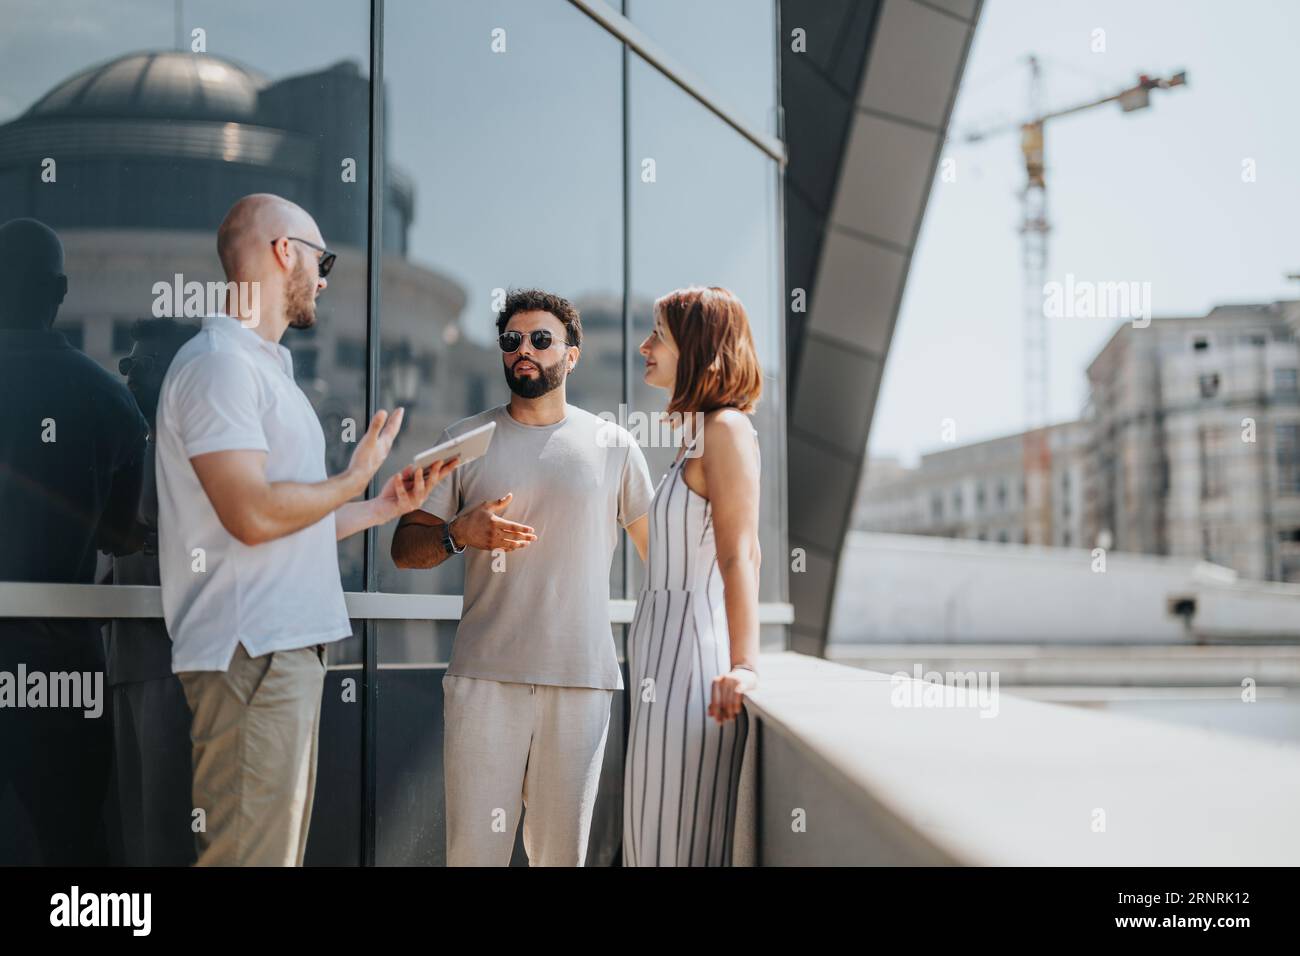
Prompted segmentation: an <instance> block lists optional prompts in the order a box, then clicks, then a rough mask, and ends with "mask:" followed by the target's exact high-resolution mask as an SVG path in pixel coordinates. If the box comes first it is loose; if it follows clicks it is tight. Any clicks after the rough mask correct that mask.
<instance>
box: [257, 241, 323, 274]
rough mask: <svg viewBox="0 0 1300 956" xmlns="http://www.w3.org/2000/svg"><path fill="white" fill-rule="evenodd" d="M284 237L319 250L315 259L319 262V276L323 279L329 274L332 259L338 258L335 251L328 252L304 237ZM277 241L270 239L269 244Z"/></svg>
mask: <svg viewBox="0 0 1300 956" xmlns="http://www.w3.org/2000/svg"><path fill="white" fill-rule="evenodd" d="M284 238H286V239H289V240H291V241H293V242H301V243H302V244H303V245H304V246H311V247H312V248H313V249H315V250H316V251H317V252H319V253H320V254H321V256H320V259H319V260H317V261H318V262H319V263H320V277H321V278H322V279H323V278H325V277H326V276H327V275H329V274H330V270H331V269H333V268H334V260H335V259H337V258H338V255H337V254H336V253H333V252H330V251H329V250H328V249H326V248H325V247H324V246H318V245H316V243H314V242H310V241H308V240H306V239H299V238H298V237H297V236H285V237H284ZM279 241H280V240H279V239H272V240H271V245H275V244H276V243H277V242H279Z"/></svg>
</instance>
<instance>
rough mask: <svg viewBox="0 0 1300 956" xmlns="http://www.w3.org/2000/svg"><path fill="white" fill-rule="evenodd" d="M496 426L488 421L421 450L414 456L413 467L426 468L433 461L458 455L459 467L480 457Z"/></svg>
mask: <svg viewBox="0 0 1300 956" xmlns="http://www.w3.org/2000/svg"><path fill="white" fill-rule="evenodd" d="M496 427H497V423H496V422H488V423H487V424H486V425H482V426H480V427H478V428H475V429H472V430H471V431H467V432H466V433H465V434H463V435H461V436H459V437H457V438H453V439H451V441H445V442H443V443H442V444H441V445H435V446H433V447H432V448H430V449H428V450H427V451H422V452H420V453H419V454H418V455H416V456H415V467H416V468H428V467H429V466H430V465H432V464H434V463H435V462H439V461H446V460H447V459H448V458H455V457H456V456H457V455H459V456H460V462H459V463H458V464H457V465H456V467H457V468H459V467H460V466H461V465H464V464H466V463H468V462H471V461H473V460H474V459H475V458H482V457H483V455H485V454H486V453H487V450H488V445H490V444H491V443H492V433H493V432H494V431H496Z"/></svg>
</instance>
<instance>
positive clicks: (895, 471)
mask: <svg viewBox="0 0 1300 956" xmlns="http://www.w3.org/2000/svg"><path fill="white" fill-rule="evenodd" d="M1295 305H1296V303H1290V302H1281V303H1273V304H1271V305H1230V306H1220V307H1218V308H1215V309H1213V310H1212V311H1211V312H1210V313H1209V315H1206V316H1199V317H1192V318H1160V319H1155V320H1153V321H1152V322H1151V323H1150V324H1149V325H1146V326H1135V325H1132V324H1125V325H1123V326H1121V327H1120V328H1119V329H1118V330H1117V331H1116V332H1115V334H1114V335H1113V336H1112V337H1111V339H1110V340H1109V341H1108V342H1107V343H1106V345H1105V346H1104V347H1103V348H1102V349H1101V351H1100V352H1099V353H1098V355H1097V356H1096V358H1095V359H1093V361H1092V362H1091V363H1090V364H1089V366H1088V369H1087V375H1088V383H1089V398H1088V401H1087V404H1086V408H1085V411H1084V416H1083V418H1082V419H1080V420H1079V421H1077V422H1067V423H1064V424H1060V425H1054V426H1051V427H1049V428H1048V429H1046V431H1045V434H1046V438H1047V441H1046V445H1045V447H1046V449H1047V455H1046V462H1045V463H1044V462H1042V461H1040V460H1039V456H1038V455H1036V454H1034V453H1033V452H1032V450H1031V449H1033V448H1036V447H1041V446H1042V443H1041V442H1038V441H1030V439H1031V437H1034V436H1033V433H1027V434H1020V435H1008V436H1005V437H1002V438H995V439H991V440H988V441H983V442H976V443H973V444H970V445H964V446H959V447H956V448H951V449H944V450H942V451H938V452H934V453H931V454H928V455H923V456H922V457H921V461H920V464H919V466H918V467H917V468H913V469H906V468H900V467H899V465H898V463H897V462H893V461H889V460H885V461H883V462H879V463H878V462H876V461H874V460H873V461H870V462H868V464H867V471H866V477H865V480H864V483H863V487H862V491H861V494H860V496H859V501H858V508H857V511H856V514H855V517H854V527H856V528H858V529H861V530H867V531H885V532H898V533H904V534H928V535H938V536H942V537H949V538H968V539H978V540H981V541H992V542H1002V543H1023V544H1050V545H1053V546H1057V547H1084V548H1094V547H1104V548H1107V549H1111V548H1113V549H1115V550H1119V551H1128V552H1138V553H1143V554H1155V555H1168V556H1171V557H1182V558H1199V559H1202V560H1205V561H1209V562H1211V563H1214V564H1219V565H1223V566H1224V567H1228V568H1232V569H1233V570H1234V571H1236V572H1237V573H1238V574H1240V575H1241V576H1242V577H1243V578H1247V579H1255V580H1270V581H1291V582H1294V581H1300V384H1298V383H1297V368H1298V367H1300V348H1298V347H1297V344H1296V336H1295V332H1294V328H1293V322H1289V321H1288V319H1289V316H1291V315H1292V313H1293V311H1294V308H1295ZM1035 462H1037V466H1035ZM1035 489H1041V490H1039V491H1038V492H1037V493H1036V491H1035ZM1036 494H1037V496H1036Z"/></svg>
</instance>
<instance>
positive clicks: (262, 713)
mask: <svg viewBox="0 0 1300 956" xmlns="http://www.w3.org/2000/svg"><path fill="white" fill-rule="evenodd" d="M179 676H180V679H181V685H182V686H183V687H184V688H185V699H186V700H187V701H188V702H189V705H190V713H191V714H192V715H193V719H192V722H191V724H190V741H191V742H192V744H193V759H194V789H193V798H194V806H195V808H201V809H202V810H203V811H204V814H205V815H206V821H205V824H206V826H205V829H204V830H203V831H200V832H199V833H197V834H196V837H197V841H198V861H197V863H196V865H197V866H302V861H303V856H304V854H305V853H306V850H307V827H308V826H309V825H310V823H311V807H312V799H313V797H314V795H315V790H316V749H317V741H318V739H319V736H320V701H321V691H322V690H323V689H324V686H325V648H324V646H323V645H316V646H313V647H304V648H301V649H299V650H293V651H275V652H273V653H270V654H263V655H261V656H260V657H249V656H248V652H247V651H245V650H244V646H243V644H240V645H239V647H238V648H237V649H236V651H235V656H234V659H233V660H231V662H230V668H229V670H226V671H192V672H187V673H183V674H181V675H179Z"/></svg>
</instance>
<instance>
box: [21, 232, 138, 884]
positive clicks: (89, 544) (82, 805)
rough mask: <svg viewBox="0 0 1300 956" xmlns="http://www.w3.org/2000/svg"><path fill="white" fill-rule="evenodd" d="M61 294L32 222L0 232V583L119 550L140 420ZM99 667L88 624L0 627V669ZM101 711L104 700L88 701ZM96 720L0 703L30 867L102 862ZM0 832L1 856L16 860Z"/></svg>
mask: <svg viewBox="0 0 1300 956" xmlns="http://www.w3.org/2000/svg"><path fill="white" fill-rule="evenodd" d="M66 291H67V279H66V277H65V276H64V275H63V245H62V243H61V242H60V241H59V237H58V236H57V235H55V234H54V232H53V231H52V230H50V229H49V228H48V227H46V226H45V225H43V224H42V223H39V222H36V221H35V220H33V219H15V220H13V221H11V222H7V223H5V224H4V225H3V226H0V409H3V411H0V528H3V529H4V532H3V537H0V541H2V542H3V543H2V544H0V580H4V581H45V582H59V583H67V584H92V583H94V579H95V561H96V555H95V551H96V548H97V547H98V548H100V549H102V550H106V551H120V550H121V549H122V548H123V547H124V542H125V539H126V532H127V529H128V528H129V527H130V524H131V517H132V515H133V514H134V512H135V503H136V500H137V498H138V497H139V493H140V476H141V468H142V455H143V451H144V440H145V423H144V419H143V418H141V416H140V412H139V411H138V410H137V409H136V407H135V403H134V402H133V401H132V400H131V396H130V394H129V393H128V392H127V390H126V388H125V387H124V386H123V385H122V383H121V382H120V381H118V380H116V379H115V378H114V377H113V376H112V375H110V374H109V373H108V372H106V371H104V370H103V369H101V368H100V367H99V366H98V365H96V364H95V363H94V362H93V361H91V360H90V359H89V358H87V357H86V356H85V355H84V354H82V353H81V352H79V351H77V350H76V349H74V348H72V347H71V346H70V345H69V344H68V342H67V340H66V339H64V337H63V336H62V335H60V334H59V333H58V332H56V331H54V330H53V329H52V328H51V325H52V324H53V322H54V319H55V316H56V315H57V314H58V311H59V306H60V304H61V303H62V302H63V298H64V295H65V294H66ZM20 664H21V665H23V666H25V667H26V669H27V672H28V673H29V674H32V673H37V672H40V673H43V674H45V675H47V676H46V679H47V680H48V679H49V676H48V675H50V674H53V673H59V672H62V673H78V674H91V673H97V674H99V675H100V676H99V678H98V680H99V681H100V682H101V686H102V681H103V676H102V674H103V670H104V650H103V643H102V640H101V639H100V635H99V627H98V624H97V623H96V622H92V621H80V620H51V621H43V620H42V621H37V620H29V621H18V620H11V621H6V622H2V623H0V670H2V671H6V672H8V673H10V674H14V673H17V669H18V666H19V665H20ZM100 704H101V706H102V704H103V701H100ZM110 747H111V739H110V731H109V726H108V719H107V718H105V717H96V718H92V719H86V716H85V711H84V710H83V709H80V708H68V707H44V708H37V709H30V708H23V709H18V708H13V707H5V708H0V804H3V803H4V801H5V799H6V794H5V791H6V790H12V793H13V794H14V795H15V796H16V797H17V799H18V801H19V803H20V804H21V805H22V807H23V808H24V809H25V810H26V813H27V816H28V817H29V819H30V822H31V825H32V830H33V832H34V835H35V842H36V851H37V852H38V853H39V856H40V860H39V862H42V863H45V864H58V865H69V864H73V865H76V864H93V863H105V862H107V856H106V853H107V844H106V842H105V834H104V829H103V825H102V818H103V801H104V797H105V795H106V792H107V786H108V773H109V759H110ZM22 829H23V828H22V827H21V826H16V825H6V826H5V827H3V828H0V830H2V831H3V836H0V840H3V841H4V843H3V844H2V845H0V861H3V862H25V861H27V860H29V859H30V851H28V852H27V853H24V852H22V851H21V850H20V849H19V848H18V847H17V846H16V845H13V844H11V843H10V842H9V841H11V840H13V839H14V838H15V837H16V836H17V834H18V833H19V832H20V831H22Z"/></svg>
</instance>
